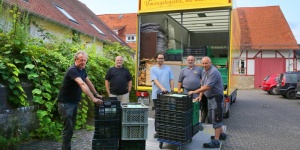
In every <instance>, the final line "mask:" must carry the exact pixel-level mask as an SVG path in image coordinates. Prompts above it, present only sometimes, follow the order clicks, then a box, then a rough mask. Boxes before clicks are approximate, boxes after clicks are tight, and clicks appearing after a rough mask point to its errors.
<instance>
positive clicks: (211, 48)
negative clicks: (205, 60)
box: [135, 0, 240, 118]
mask: <svg viewBox="0 0 300 150" xmlns="http://www.w3.org/2000/svg"><path fill="white" fill-rule="evenodd" d="M236 16H237V15H236V12H235V10H234V9H232V2H231V0H139V11H138V23H137V27H138V28H137V51H136V64H137V66H136V77H137V78H136V82H135V84H136V85H135V87H136V90H137V96H138V100H139V101H140V102H143V103H145V104H147V103H149V101H150V100H151V94H150V93H151V88H152V87H151V81H150V68H151V67H152V66H153V65H155V64H156V62H155V60H154V56H155V53H156V52H157V51H162V52H165V54H166V56H165V59H166V61H165V62H164V64H166V65H169V66H170V67H171V68H172V70H173V73H174V85H175V87H177V81H178V77H179V72H180V69H181V68H182V67H184V66H185V65H186V64H187V63H186V57H187V56H188V55H193V56H195V58H196V65H199V66H201V58H202V57H204V56H209V57H210V58H211V59H212V63H213V65H214V66H216V67H217V68H219V71H220V72H221V74H222V79H223V82H224V94H225V97H226V101H225V102H226V103H225V108H226V109H224V117H225V118H228V117H229V114H230V104H232V103H234V102H235V100H236V97H237V88H236V87H237V86H236V85H237V84H238V83H237V82H236V80H235V79H234V75H232V72H233V68H232V66H233V60H234V59H238V58H239V57H240V50H239V43H240V42H239V39H240V38H239V37H240V34H239V33H240V32H239V26H238V24H239V23H238V18H237V17H236ZM176 90H177V89H175V91H176Z"/></svg>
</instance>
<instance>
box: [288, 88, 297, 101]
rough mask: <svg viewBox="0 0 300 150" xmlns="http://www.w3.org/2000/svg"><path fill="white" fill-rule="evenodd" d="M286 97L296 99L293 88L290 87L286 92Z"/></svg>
mask: <svg viewBox="0 0 300 150" xmlns="http://www.w3.org/2000/svg"><path fill="white" fill-rule="evenodd" d="M286 98H288V99H296V98H297V97H296V91H295V90H294V89H290V90H288V91H287V92H286Z"/></svg>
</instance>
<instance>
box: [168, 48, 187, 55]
mask: <svg viewBox="0 0 300 150" xmlns="http://www.w3.org/2000/svg"><path fill="white" fill-rule="evenodd" d="M166 53H167V54H181V53H183V50H182V49H168V50H167V51H166Z"/></svg>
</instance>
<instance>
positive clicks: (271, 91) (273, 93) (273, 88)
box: [270, 87, 278, 95]
mask: <svg viewBox="0 0 300 150" xmlns="http://www.w3.org/2000/svg"><path fill="white" fill-rule="evenodd" d="M270 94H271V95H277V94H278V92H277V88H276V87H272V88H271V89H270Z"/></svg>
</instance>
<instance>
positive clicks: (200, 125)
mask: <svg viewBox="0 0 300 150" xmlns="http://www.w3.org/2000/svg"><path fill="white" fill-rule="evenodd" d="M199 131H203V126H202V124H201V123H199Z"/></svg>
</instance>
